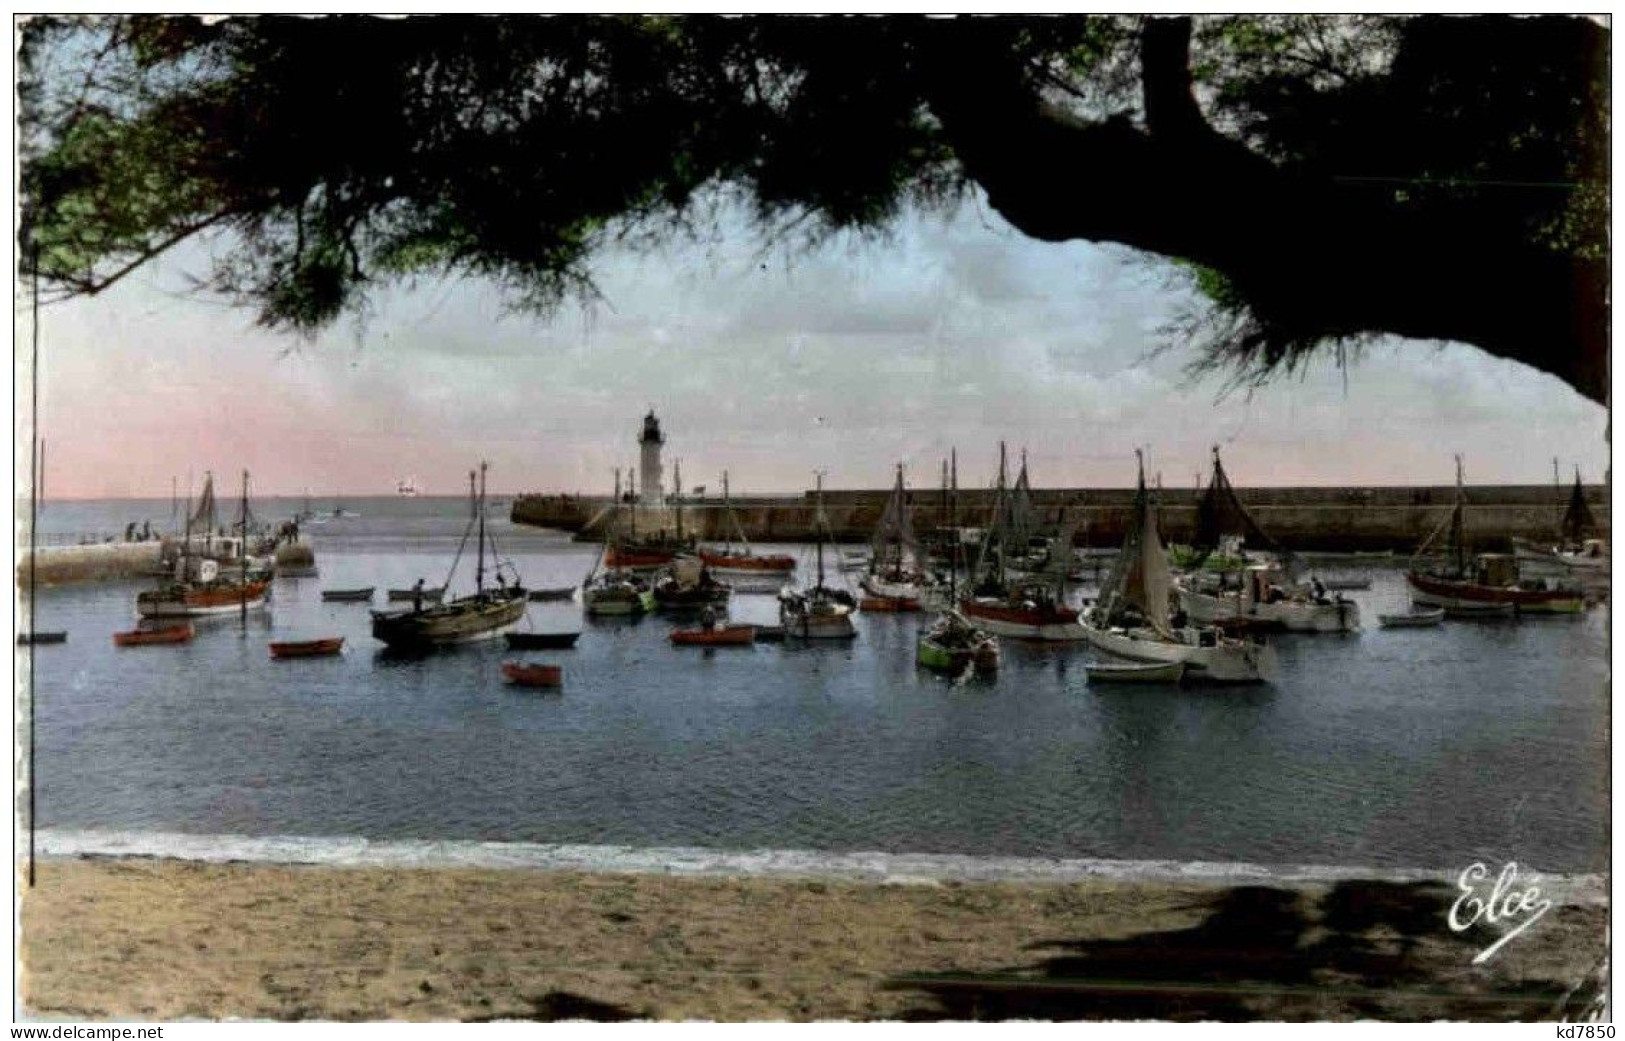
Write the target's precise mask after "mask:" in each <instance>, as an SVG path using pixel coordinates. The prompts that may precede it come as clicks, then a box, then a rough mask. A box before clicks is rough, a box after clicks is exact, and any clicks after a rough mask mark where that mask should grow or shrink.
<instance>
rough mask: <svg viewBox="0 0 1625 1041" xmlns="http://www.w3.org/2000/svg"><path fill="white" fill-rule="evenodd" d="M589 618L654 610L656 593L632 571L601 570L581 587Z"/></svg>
mask: <svg viewBox="0 0 1625 1041" xmlns="http://www.w3.org/2000/svg"><path fill="white" fill-rule="evenodd" d="M581 599H582V602H583V603H584V604H585V605H586V608H587V613H588V614H590V615H639V614H646V613H647V612H649V611H653V610H654V609H655V594H654V590H653V589H651V588H650V587H649V583H648V581H647V580H645V579H644V578H642V577H640V576H639V575H637V574H636V573H635V572H632V571H619V570H617V571H600V572H598V574H596V575H594V576H593V577H591V578H589V579H588V580H587V582H586V584H584V585H583V586H582V587H581Z"/></svg>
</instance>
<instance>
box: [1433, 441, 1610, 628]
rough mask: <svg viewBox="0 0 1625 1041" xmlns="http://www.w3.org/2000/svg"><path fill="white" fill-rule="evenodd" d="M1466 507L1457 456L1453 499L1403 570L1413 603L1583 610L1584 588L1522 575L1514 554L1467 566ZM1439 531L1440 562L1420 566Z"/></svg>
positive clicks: (1460, 608)
mask: <svg viewBox="0 0 1625 1041" xmlns="http://www.w3.org/2000/svg"><path fill="white" fill-rule="evenodd" d="M1466 507H1467V496H1466V492H1465V491H1464V489H1463V487H1462V466H1461V457H1460V456H1457V457H1456V500H1455V502H1454V503H1453V504H1452V505H1451V507H1450V512H1449V513H1448V514H1447V515H1446V516H1445V518H1444V520H1443V521H1442V522H1441V523H1440V525H1439V527H1437V528H1435V529H1434V531H1433V532H1432V533H1431V534H1429V535H1428V537H1427V538H1426V539H1424V540H1423V541H1422V544H1421V545H1420V546H1418V547H1417V550H1416V554H1415V556H1414V557H1412V559H1411V566H1410V569H1409V570H1407V571H1406V572H1405V581H1406V582H1407V583H1409V584H1410V587H1411V601H1412V602H1413V603H1418V604H1422V605H1424V606H1427V607H1442V608H1444V609H1445V610H1446V611H1447V612H1450V613H1453V614H1454V613H1458V612H1460V613H1489V614H1497V613H1504V612H1508V611H1510V612H1511V613H1513V614H1575V613H1579V612H1581V611H1583V610H1585V594H1584V593H1583V591H1581V590H1579V589H1576V588H1572V587H1569V586H1566V585H1564V584H1561V583H1558V582H1551V581H1548V580H1545V579H1523V578H1522V577H1521V576H1520V574H1519V570H1518V558H1517V557H1516V556H1515V555H1513V554H1508V553H1480V554H1478V555H1476V556H1475V557H1474V558H1473V559H1472V561H1471V563H1470V564H1469V562H1468V560H1467V533H1466ZM1441 534H1443V535H1444V536H1445V555H1444V559H1443V561H1442V562H1435V563H1432V564H1423V563H1422V561H1423V560H1424V559H1426V554H1427V551H1428V549H1429V547H1431V546H1432V544H1433V543H1434V541H1435V540H1436V539H1438V537H1439V536H1440V535H1441Z"/></svg>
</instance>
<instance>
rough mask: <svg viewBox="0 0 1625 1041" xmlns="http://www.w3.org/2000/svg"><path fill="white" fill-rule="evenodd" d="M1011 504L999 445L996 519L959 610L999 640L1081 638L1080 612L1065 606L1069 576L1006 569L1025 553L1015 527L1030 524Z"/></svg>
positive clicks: (995, 502)
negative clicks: (1015, 571) (1011, 561)
mask: <svg viewBox="0 0 1625 1041" xmlns="http://www.w3.org/2000/svg"><path fill="white" fill-rule="evenodd" d="M1013 505H1014V504H1013V503H1012V502H1011V498H1010V495H1009V492H1008V491H1007V490H1006V486H1005V456H1004V443H1003V442H1002V441H1001V442H1000V443H999V480H998V486H997V493H996V496H995V498H994V505H993V520H992V523H991V524H990V526H989V527H988V530H987V534H986V536H985V537H984V538H983V540H982V546H981V551H980V552H979V553H978V555H977V562H976V569H975V571H974V572H973V574H972V576H971V577H972V578H973V579H975V585H974V586H973V587H972V589H971V594H970V595H969V596H964V597H960V599H959V612H960V613H961V614H963V615H964V616H965V617H966V618H968V619H970V621H971V622H972V623H974V624H976V625H979V626H981V627H982V628H984V629H986V630H987V631H988V632H990V633H994V634H995V635H998V636H1012V637H1016V638H1018V639H1027V640H1081V639H1083V632H1082V630H1080V629H1079V628H1078V612H1077V611H1075V610H1073V609H1072V608H1070V607H1068V606H1067V605H1066V603H1065V576H1042V577H1033V576H1019V575H1016V574H1014V573H1013V572H1011V571H1009V570H1007V567H1006V562H1007V560H1008V559H1010V558H1011V557H1012V556H1015V555H1024V554H1025V552H1026V550H1027V547H1026V546H1025V545H1024V544H1017V542H1016V541H1015V538H1016V537H1015V535H1013V533H1012V529H1013V528H1024V527H1025V525H1026V522H1024V521H1022V520H1021V519H1020V518H1014V517H1013Z"/></svg>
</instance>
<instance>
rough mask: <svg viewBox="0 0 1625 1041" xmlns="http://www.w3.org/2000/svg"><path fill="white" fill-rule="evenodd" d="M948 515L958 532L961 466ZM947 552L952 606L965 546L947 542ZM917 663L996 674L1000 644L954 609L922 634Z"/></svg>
mask: <svg viewBox="0 0 1625 1041" xmlns="http://www.w3.org/2000/svg"><path fill="white" fill-rule="evenodd" d="M944 516H945V517H946V518H947V530H949V531H955V530H956V529H957V528H958V525H959V488H958V481H957V467H956V468H955V480H954V482H953V486H952V487H951V489H949V490H948V504H947V509H946V510H945V511H944ZM944 549H945V550H946V551H947V554H948V603H949V604H952V603H954V601H955V599H956V596H955V594H956V593H957V592H958V590H957V588H956V582H957V581H958V578H957V576H958V572H959V563H960V558H961V557H962V556H963V555H964V547H963V545H962V544H961V543H960V542H959V540H958V539H957V538H956V539H954V540H953V541H951V542H949V543H947V544H946V545H945V546H944ZM914 660H915V661H916V662H917V663H918V664H919V665H920V666H921V667H922V668H926V669H931V670H933V671H935V672H946V673H951V674H953V675H956V676H957V675H962V674H963V673H964V671H965V669H966V668H967V667H973V668H975V669H976V670H977V671H978V672H992V671H994V670H996V669H997V668H998V667H999V641H998V640H997V639H996V638H995V637H993V636H992V635H990V634H989V633H987V632H986V631H984V630H983V629H981V628H979V627H978V626H976V625H974V624H972V623H971V621H970V619H968V618H966V617H965V616H964V615H962V614H960V613H959V612H958V611H957V610H955V609H953V608H952V607H950V608H948V609H947V610H945V611H943V612H942V614H940V615H938V616H937V620H936V621H935V622H934V623H932V625H931V627H930V628H929V629H924V630H922V631H921V632H920V639H919V642H918V643H917V644H916V645H915V649H914Z"/></svg>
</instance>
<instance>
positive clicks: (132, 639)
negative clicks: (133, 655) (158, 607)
mask: <svg viewBox="0 0 1625 1041" xmlns="http://www.w3.org/2000/svg"><path fill="white" fill-rule="evenodd" d="M195 634H196V630H195V629H193V628H192V623H191V622H179V623H176V624H174V625H160V626H153V627H151V628H147V629H132V630H130V631H129V632H124V633H114V634H113V643H114V645H115V646H118V647H140V646H143V645H145V644H159V643H185V642H187V641H188V640H190V639H191V638H192V637H193V636H194V635H195Z"/></svg>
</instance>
